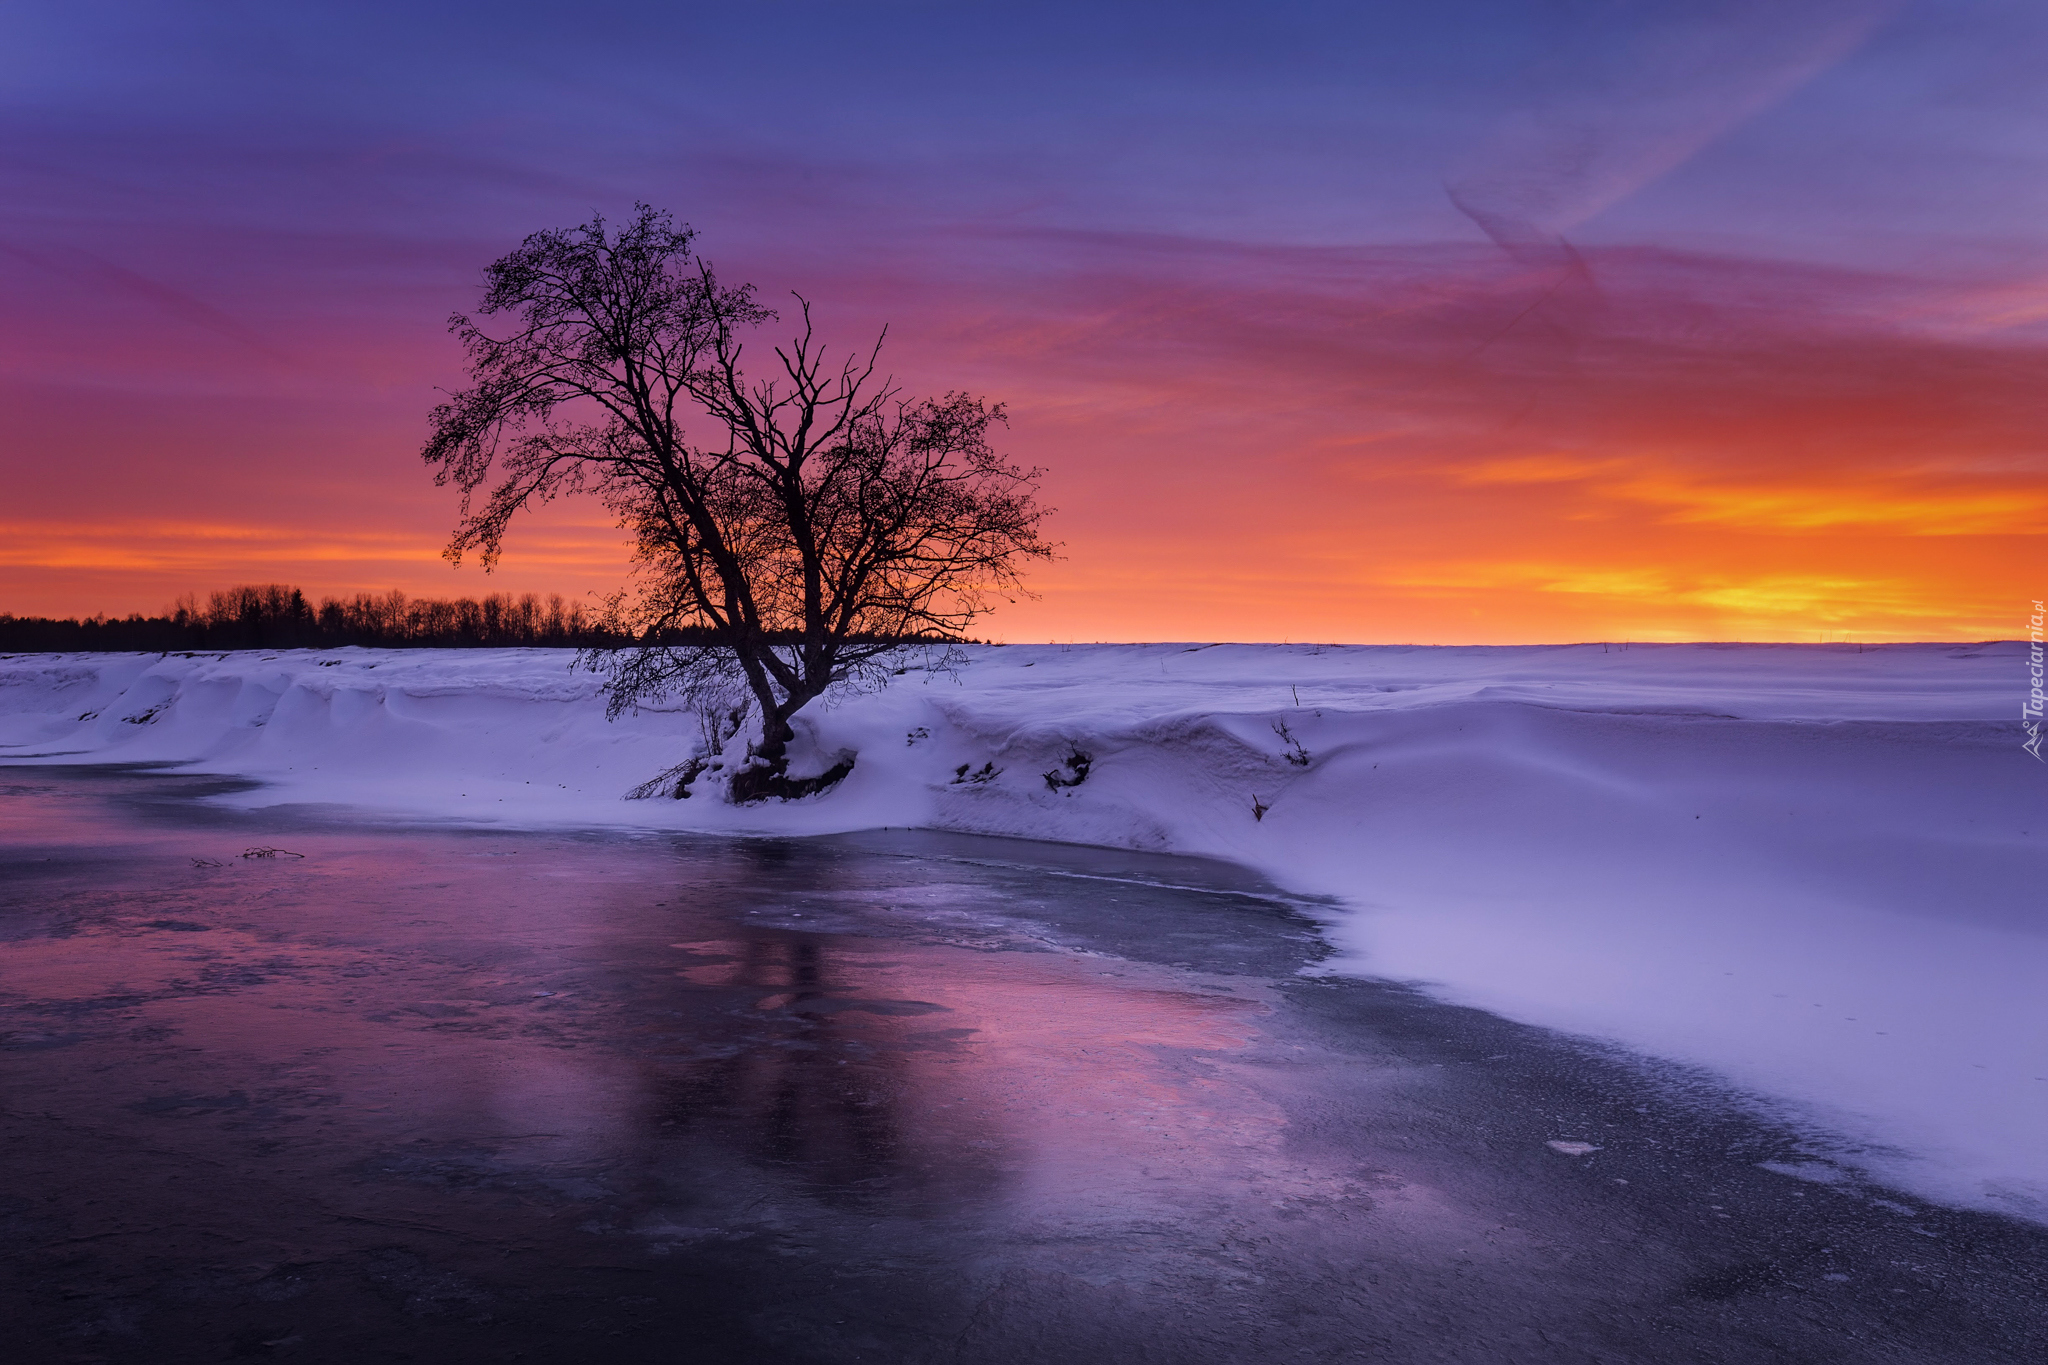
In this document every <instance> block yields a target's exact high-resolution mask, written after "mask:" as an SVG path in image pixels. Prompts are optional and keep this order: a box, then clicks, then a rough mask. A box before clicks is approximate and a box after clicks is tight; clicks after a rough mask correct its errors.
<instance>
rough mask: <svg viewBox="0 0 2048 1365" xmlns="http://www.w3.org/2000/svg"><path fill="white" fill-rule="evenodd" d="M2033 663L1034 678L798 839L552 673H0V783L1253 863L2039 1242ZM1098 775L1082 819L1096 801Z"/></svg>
mask: <svg viewBox="0 0 2048 1365" xmlns="http://www.w3.org/2000/svg"><path fill="white" fill-rule="evenodd" d="M2023 652H2024V651H2023V647H2022V646H2020V645H2018V644H1993V645H1973V646H1953V645H1915V646H1886V647H1882V648H1876V649H1866V650H1864V651H1861V652H1859V651H1858V650H1857V649H1856V648H1855V647H1854V646H1827V647H1817V646H1764V645H1726V646H1720V645H1666V646H1637V647H1633V648H1630V649H1627V650H1621V649H1613V648H1604V647H1603V646H1600V645H1591V646H1585V645H1581V646H1572V647H1555V648H1553V647H1522V648H1479V647H1475V648H1424V647H1414V648H1408V647H1400V648H1395V647H1355V648H1353V647H1344V648H1339V647H1315V646H1279V645H1218V646H1186V645H1122V646H1088V647H1071V648H1062V647H1059V646H1030V647H1026V646H1008V647H986V648H978V649H974V650H971V651H969V652H968V660H967V663H966V664H965V666H964V667H962V668H961V669H960V670H958V672H957V673H955V674H952V675H930V676H927V675H922V674H918V673H910V674H906V675H904V676H902V677H899V678H898V679H896V681H895V683H894V685H892V686H891V687H889V688H888V689H886V690H884V691H882V692H879V693H875V694H871V695H865V696H855V697H849V698H845V699H842V700H840V701H838V702H837V703H836V704H832V705H826V706H818V707H814V708H812V710H811V712H809V713H807V714H806V715H805V716H804V717H802V718H801V728H802V729H803V731H804V742H803V744H801V745H800V746H799V747H800V749H801V750H802V751H803V752H802V753H801V754H800V756H799V762H800V763H801V762H804V761H806V760H808V761H810V762H813V763H815V764H816V765H817V766H820V767H822V766H823V763H824V761H825V759H826V757H827V756H829V755H832V754H836V753H838V752H840V751H842V750H846V751H854V752H857V754H858V763H857V766H856V767H855V769H854V771H853V774H852V776H850V777H849V778H848V779H847V780H846V781H845V782H844V783H842V784H841V785H840V786H839V787H837V788H835V789H834V790H832V791H831V792H829V793H827V794H825V795H823V796H819V797H816V798H812V799H809V800H805V801H801V802H794V803H790V804H788V805H780V804H775V803H770V804H768V805H765V806H757V807H750V808H746V809H734V808H731V807H728V806H723V805H720V804H718V803H716V802H714V801H710V800H705V799H702V798H695V799H691V800H683V801H676V800H648V801H630V802H629V801H623V800H621V796H622V794H623V793H624V792H626V791H627V790H629V789H631V788H632V787H634V786H635V785H637V784H639V783H641V782H644V781H646V780H647V779H648V778H651V777H653V776H654V775H656V774H657V773H659V772H661V771H662V770H664V769H666V768H669V767H671V766H673V765H675V764H677V763H679V762H681V761H682V760H683V759H685V758H687V757H689V756H690V754H691V753H692V752H693V751H694V750H695V749H696V748H697V746H698V745H699V744H700V742H701V741H700V740H699V725H698V722H697V718H696V717H695V716H694V715H691V714H689V713H687V712H685V711H683V710H680V709H677V710H673V711H644V712H642V713H640V714H638V715H634V716H628V717H625V718H623V719H621V720H620V721H618V722H617V723H615V724H614V723H607V722H606V721H605V719H604V714H603V704H602V699H601V698H600V697H599V696H598V694H597V689H596V679H594V678H593V677H592V676H591V675H589V674H586V673H577V672H574V671H572V670H571V668H570V666H569V665H570V662H571V660H570V657H569V656H568V655H567V654H565V653H561V652H554V651H546V650H463V651H431V650H417V651H373V650H357V649H346V650H335V651H326V652H286V653H278V654H263V653H254V652H251V653H240V654H231V655H226V656H218V655H203V656H195V657H184V656H171V657H162V658H159V657H157V656H147V655H69V656H53V655H32V656H19V655H17V656H11V657H7V658H0V762H10V763H29V762H35V763H51V762H57V763H103V762H141V761H169V762H179V763H189V764H192V765H194V766H195V767H196V768H198V769H201V770H206V771H217V772H224V773H236V774H242V775H246V776H249V777H254V778H259V779H262V780H263V781H264V782H265V783H266V784H267V785H266V786H265V787H264V788H262V789H259V790H258V791H255V792H252V793H249V794H247V795H245V796H243V797H241V798H238V799H240V800H242V801H245V802H247V803H249V804H263V805H267V804H272V803H277V802H322V803H343V804H349V805H357V806H363V807H370V808H375V809H378V810H381V811H387V812H392V813H399V814H408V815H417V816H425V817H434V818H443V819H445V818H458V819H465V820H477V821H492V822H500V823H513V824H524V825H541V824H549V825H557V824H565V823H567V824H584V825H616V826H635V827H643V828H670V829H695V830H710V831H729V832H735V833H767V832H776V833H823V832H830V831H843V830H851V829H861V828H874V827H883V826H894V827H903V826H924V827H932V828H940V829H951V830H961V831H969V832H974V833H982V834H998V835H1017V836H1022V837H1026V838H1033V839H1052V840H1064V841H1069V842H1078V843H1091V844H1103V845H1111V846H1117V847H1125V848H1133V849H1145V850H1157V851H1161V852H1173V853H1186V854H1200V855H1207V856H1211V857H1219V858H1227V859H1231V860H1234V861H1237V862H1239V863H1243V864H1246V865H1249V866H1251V867H1254V868H1257V869H1259V870H1261V871H1262V872H1264V873H1266V874H1267V875H1269V876H1270V877H1272V878H1273V879H1274V880H1275V881H1276V882H1278V883H1279V884H1281V885H1283V886H1286V887H1288V888H1291V889H1293V890H1296V891H1299V892H1302V893H1307V894H1313V895H1317V896H1324V897H1329V898H1332V900H1333V903H1334V905H1335V906H1337V907H1339V908H1337V909H1333V910H1331V911H1330V916H1331V918H1330V923H1329V925H1328V934H1329V937H1330V940H1331V942H1332V944H1333V945H1334V946H1335V948H1336V950H1337V955H1336V956H1335V957H1334V958H1333V959H1332V962H1331V963H1330V964H1328V965H1331V966H1334V967H1335V968H1336V969H1338V970H1343V971H1348V972H1356V973H1360V974H1369V975H1374V976H1381V977H1388V978H1393V979H1398V980H1404V981H1415V982H1420V983H1423V984H1425V985H1427V986H1428V987H1429V988H1430V989H1431V990H1433V991H1434V992H1436V993H1437V994H1439V995H1440V996H1442V997H1444V998H1447V999H1451V1000H1455V1001H1458V1002H1461V1003H1466V1004H1472V1005H1477V1006H1480V1007H1483V1008H1486V1009H1490V1010H1494V1011H1497V1012H1499V1013H1502V1014H1505V1015H1509V1016H1511V1017H1514V1018H1517V1019H1523V1020H1527V1021H1529V1022H1533V1023H1537V1024H1543V1025H1547V1026H1551V1027H1556V1028H1561V1029H1566V1030H1570V1031H1573V1032H1576V1033H1579V1034H1583V1035H1587V1036H1590V1037H1593V1038H1598V1039H1604V1040H1609V1041H1612V1042H1614V1043H1617V1044H1620V1045H1623V1046H1626V1047H1629V1048H1631V1049H1635V1050H1639V1051H1641V1052H1645V1053H1648V1054H1650V1055H1653V1056H1657V1057H1663V1058H1669V1059H1673V1060H1677V1061H1681V1062H1685V1063H1689V1064H1694V1065H1699V1066H1704V1067H1707V1068H1710V1069H1712V1070H1714V1071H1716V1072H1718V1073H1720V1074H1721V1075H1723V1076H1726V1077H1727V1078H1729V1079H1730V1080H1732V1081H1733V1082H1735V1083H1736V1084H1737V1085H1739V1086H1742V1087H1745V1088H1747V1089H1750V1090H1752V1091H1754V1092H1757V1093H1759V1094H1762V1095H1766V1096H1770V1097H1775V1098H1776V1099H1777V1100H1779V1101H1781V1102H1783V1103H1784V1104H1785V1105H1787V1106H1790V1108H1789V1109H1788V1112H1790V1113H1793V1114H1794V1115H1796V1116H1798V1117H1801V1118H1803V1119H1804V1120H1806V1121H1808V1122H1811V1123H1815V1124H1819V1125H1822V1126H1824V1127H1825V1128H1827V1129H1828V1130H1830V1131H1832V1132H1834V1133H1837V1134H1839V1135H1841V1142H1840V1143H1839V1144H1837V1146H1835V1147H1834V1148H1833V1149H1831V1150H1829V1151H1826V1152H1816V1153H1815V1155H1816V1156H1821V1157H1825V1158H1826V1159H1827V1160H1830V1161H1835V1162H1846V1163H1848V1164H1850V1165H1853V1166H1858V1167H1860V1168H1862V1169H1864V1170H1867V1171H1870V1172H1872V1173H1873V1174H1875V1175H1877V1176H1878V1177H1880V1178H1882V1179H1884V1180H1887V1181H1890V1182H1892V1183H1894V1184H1897V1185H1900V1186H1901V1187H1904V1188H1907V1189H1911V1190H1914V1191H1915V1192H1917V1193H1920V1194H1922V1195H1925V1196H1928V1197H1931V1198H1937V1199H1941V1200H1944V1201H1947V1202H1951V1203H1956V1204H1962V1205H1968V1206H1976V1207H1983V1208H1990V1209H1996V1210H1999V1211H2003V1212H2007V1213H2011V1214H2016V1215H2019V1216H2023V1217H2029V1218H2034V1219H2041V1220H2048V1143H2043V1142H2042V1141H2041V1140H2040V1135H2041V1134H2042V1133H2044V1132H2048V1080H2044V1079H2043V1077H2044V1076H2048V1008H2044V1007H2043V1005H2042V1003H2041V1001H2042V992H2041V986H2042V983H2043V982H2044V981H2048V898H2044V897H2043V896H2042V894H2041V892H2040V891H2039V889H2038V888H2039V883H2040V874H2041V871H2042V869H2043V856H2042V855H2043V850H2044V847H2048V769H2044V767H2043V765H2041V764H2039V763H2037V762H2035V761H2034V760H2033V759H2032V758H2031V757H2029V756H2028V755H2027V754H2025V753H2023V752H2022V751H2021V749H2020V743H2021V740H2022V738H2023V736H2022V733H2021V729H2020V726H2019V723H2018V716H2019V706H2020V701H2021V698H2022V696H2023V694H2024V691H2025V687H2026V681H2025V679H2026V674H2025V669H2024V666H2023ZM1083 769H1085V774H1086V775H1085V777H1083V778H1082V779H1081V780H1079V781H1078V782H1076V781H1074V779H1075V778H1076V777H1077V776H1079V775H1080V773H1081V772H1082V770H1083Z"/></svg>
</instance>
